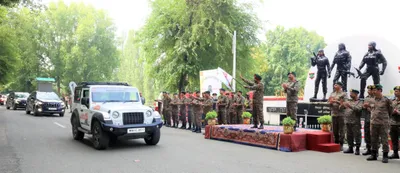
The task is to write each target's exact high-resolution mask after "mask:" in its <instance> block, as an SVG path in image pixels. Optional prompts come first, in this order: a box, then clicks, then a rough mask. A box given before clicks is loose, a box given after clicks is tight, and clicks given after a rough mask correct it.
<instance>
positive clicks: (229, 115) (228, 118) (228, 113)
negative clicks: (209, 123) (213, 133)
mask: <svg viewBox="0 0 400 173" xmlns="http://www.w3.org/2000/svg"><path fill="white" fill-rule="evenodd" d="M226 123H227V124H232V112H231V111H230V110H229V109H228V110H227V111H226Z"/></svg>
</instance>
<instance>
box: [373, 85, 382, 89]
mask: <svg viewBox="0 0 400 173" xmlns="http://www.w3.org/2000/svg"><path fill="white" fill-rule="evenodd" d="M375 88H376V89H378V90H379V89H382V88H383V86H382V85H381V84H376V85H375Z"/></svg>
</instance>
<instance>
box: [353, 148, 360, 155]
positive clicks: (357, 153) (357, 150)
mask: <svg viewBox="0 0 400 173" xmlns="http://www.w3.org/2000/svg"><path fill="white" fill-rule="evenodd" d="M354 154H355V155H357V156H358V155H360V147H356V152H355V153H354Z"/></svg>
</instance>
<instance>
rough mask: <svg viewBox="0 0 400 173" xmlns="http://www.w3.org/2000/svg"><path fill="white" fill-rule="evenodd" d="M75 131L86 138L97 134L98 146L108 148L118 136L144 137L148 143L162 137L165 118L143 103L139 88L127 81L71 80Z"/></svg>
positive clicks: (72, 118)
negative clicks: (75, 81)
mask: <svg viewBox="0 0 400 173" xmlns="http://www.w3.org/2000/svg"><path fill="white" fill-rule="evenodd" d="M70 89H71V93H72V96H73V97H72V98H73V101H72V105H71V109H72V115H71V125H72V134H73V137H74V139H75V140H82V139H83V138H84V135H85V133H86V134H92V135H93V145H94V148H96V149H98V150H100V149H106V148H107V147H108V146H109V144H113V143H115V142H116V141H117V138H118V137H120V138H124V139H138V138H144V141H145V142H146V144H148V145H156V144H157V143H158V142H159V140H160V128H161V127H162V119H161V116H160V114H159V113H158V112H157V111H154V110H153V109H151V108H150V107H147V106H144V105H142V103H141V101H140V100H141V99H140V96H139V91H138V89H137V88H134V87H131V86H129V85H128V84H127V83H115V82H83V83H80V84H79V85H76V84H75V83H74V82H71V83H70Z"/></svg>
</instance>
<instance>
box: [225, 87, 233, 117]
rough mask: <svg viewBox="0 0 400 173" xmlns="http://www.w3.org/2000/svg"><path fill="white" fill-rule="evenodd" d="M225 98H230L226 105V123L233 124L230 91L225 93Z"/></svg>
mask: <svg viewBox="0 0 400 173" xmlns="http://www.w3.org/2000/svg"><path fill="white" fill-rule="evenodd" d="M225 96H226V98H228V104H227V105H226V123H227V124H232V122H231V104H232V101H231V100H232V99H231V93H230V92H229V91H225Z"/></svg>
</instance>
